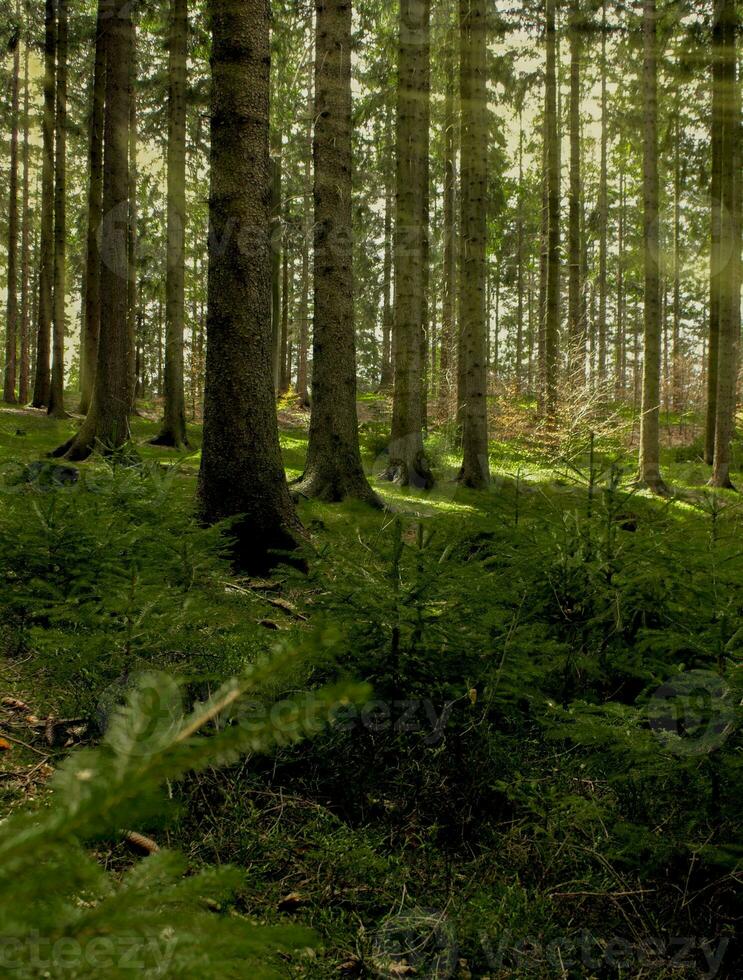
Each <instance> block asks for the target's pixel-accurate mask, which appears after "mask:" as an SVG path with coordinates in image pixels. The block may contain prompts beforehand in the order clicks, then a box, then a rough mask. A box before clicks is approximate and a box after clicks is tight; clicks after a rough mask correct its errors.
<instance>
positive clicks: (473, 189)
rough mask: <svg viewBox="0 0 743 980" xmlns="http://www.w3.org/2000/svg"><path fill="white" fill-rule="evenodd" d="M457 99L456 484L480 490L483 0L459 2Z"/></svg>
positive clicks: (483, 446)
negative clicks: (461, 370)
mask: <svg viewBox="0 0 743 980" xmlns="http://www.w3.org/2000/svg"><path fill="white" fill-rule="evenodd" d="M459 17H460V31H461V49H460V92H461V100H462V162H461V182H462V183H461V187H462V189H461V220H460V228H461V249H460V258H459V295H460V317H461V321H462V336H463V340H464V343H463V350H464V354H465V359H466V360H465V365H466V366H465V404H464V413H463V420H462V421H463V425H462V448H463V457H464V458H463V461H462V468H461V470H460V473H459V482H460V483H461V484H463V485H464V486H467V487H472V488H474V489H478V490H480V489H483V488H484V487H486V486H487V485H488V483H489V482H490V470H489V462H488V418H487V368H486V334H487V310H486V302H485V284H486V277H487V265H486V247H487V213H488V155H487V147H488V101H487V6H486V0H460V4H459Z"/></svg>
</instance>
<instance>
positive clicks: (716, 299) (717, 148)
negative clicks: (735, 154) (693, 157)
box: [704, 0, 724, 466]
mask: <svg viewBox="0 0 743 980" xmlns="http://www.w3.org/2000/svg"><path fill="white" fill-rule="evenodd" d="M718 8H719V0H715V17H714V19H713V23H712V55H711V59H712V112H711V116H712V119H711V134H710V142H711V149H712V175H711V181H710V208H711V247H710V275H709V287H710V289H709V292H710V295H709V346H708V348H707V418H706V425H705V436H704V461H705V462H706V463H707V464H708V465H709V466H711V465H712V463H713V462H714V457H715V428H716V426H717V369H718V365H719V360H720V287H721V284H722V252H721V237H722V154H723V124H724V109H723V104H722V90H723V72H724V69H723V59H722V45H723V23H722V19H721V17H720V16H719V9H718Z"/></svg>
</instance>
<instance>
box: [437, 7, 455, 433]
mask: <svg viewBox="0 0 743 980" xmlns="http://www.w3.org/2000/svg"><path fill="white" fill-rule="evenodd" d="M454 38H455V35H454V30H453V27H452V25H451V24H450V23H449V19H448V18H447V24H446V40H445V46H444V59H445V65H444V78H445V85H446V91H445V93H444V161H443V163H444V213H443V236H444V248H443V253H444V254H443V260H444V267H443V270H442V271H443V275H442V290H443V291H442V297H441V344H440V346H441V359H440V365H439V409H440V411H441V413H442V414H443V415H448V413H449V412H450V411H451V409H452V395H453V393H454V368H455V367H456V357H455V353H456V351H455V346H454V337H455V332H456V326H455V311H456V282H457V242H456V235H457V230H456V223H455V220H456V219H455V196H456V181H457V161H456V153H457V133H456V129H457V120H456V116H455V91H456V63H455V62H456V45H455V43H454Z"/></svg>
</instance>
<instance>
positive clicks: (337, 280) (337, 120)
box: [295, 0, 377, 503]
mask: <svg viewBox="0 0 743 980" xmlns="http://www.w3.org/2000/svg"><path fill="white" fill-rule="evenodd" d="M315 13H316V51H315V111H314V119H315V131H314V140H313V156H314V172H315V184H314V201H315V214H314V218H315V220H314V283H315V297H314V299H315V303H314V309H315V315H314V330H313V358H312V415H311V418H310V431H309V445H308V449H307V463H306V466H305V471H304V474H303V476H302V477H301V479H300V480H299V481H298V482H297V483H296V484H295V489H296V492H297V493H301V494H302V495H304V496H306V497H318V498H320V499H321V500H325V501H328V502H336V501H341V500H343V499H345V498H346V497H356V498H358V499H361V500H365V501H367V502H369V503H376V502H377V497H376V495H375V494H374V492H373V491H372V489H371V487H370V486H369V484H368V482H367V479H366V476H365V474H364V469H363V466H362V463H361V453H360V451H359V436H358V419H357V412H356V345H355V330H354V312H353V266H352V254H353V250H352V247H351V246H352V210H351V3H350V2H349V0H317V2H316V5H315Z"/></svg>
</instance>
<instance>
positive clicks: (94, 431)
mask: <svg viewBox="0 0 743 980" xmlns="http://www.w3.org/2000/svg"><path fill="white" fill-rule="evenodd" d="M99 4H100V5H101V7H102V10H101V16H102V18H103V19H104V22H105V50H106V65H107V69H106V96H105V103H106V107H105V113H104V126H103V130H104V132H103V143H104V153H103V220H102V224H101V333H100V338H99V343H98V362H97V365H96V371H95V382H94V385H93V398H92V400H91V404H90V409H89V411H88V414H87V416H86V417H85V421H84V422H83V424H82V426H81V428H80V430H79V431H78V433H77V434H76V435H75V436H74V437H73V438H72V439H70V440H69V441H68V442H67V443H65V444H64V445H62V446H60V447H59V449H57V450H56V451H55V453H54V455H55V456H66V457H67V458H68V459H72V460H82V459H86V458H87V457H88V456H89V455H90V454H91V453H92V452H93V450H94V449H96V448H97V447H100V448H102V449H103V450H104V451H105V452H113V451H116V450H118V449H120V447H122V446H123V445H124V444H125V443H126V442H127V441H128V440H129V412H130V408H131V391H130V387H129V338H128V328H127V310H128V281H129V256H128V251H129V249H128V238H129V235H128V223H129V200H128V198H129V120H130V111H129V103H130V98H131V81H132V72H131V65H132V61H133V57H134V26H133V23H132V15H131V7H130V6H129V5H128V4H125V5H124V6H121V5H120V4H119V3H118V2H117V0H99Z"/></svg>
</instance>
